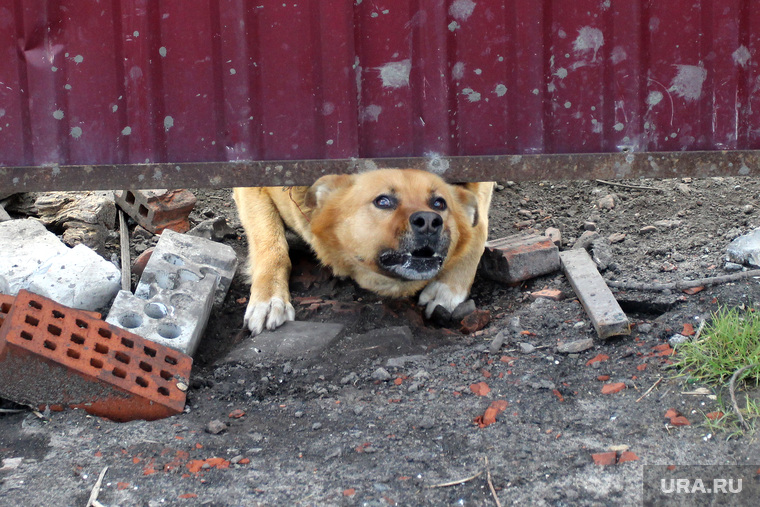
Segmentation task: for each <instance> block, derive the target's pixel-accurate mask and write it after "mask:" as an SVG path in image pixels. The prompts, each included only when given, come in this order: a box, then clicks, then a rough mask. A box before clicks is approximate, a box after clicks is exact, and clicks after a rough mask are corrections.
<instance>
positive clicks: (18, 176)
mask: <svg viewBox="0 0 760 507" xmlns="http://www.w3.org/2000/svg"><path fill="white" fill-rule="evenodd" d="M384 167H402V168H411V167H413V168H419V169H426V170H429V171H432V172H435V173H437V174H440V175H442V176H443V177H444V178H446V179H447V180H449V181H491V180H495V181H508V180H512V181H530V180H577V179H585V180H591V179H610V180H613V179H638V178H674V177H684V176H691V177H709V176H755V177H757V176H760V150H736V151H691V152H656V153H655V152H650V153H646V152H643V153H637V152H630V153H625V152H623V153H581V154H555V155H496V156H476V157H406V158H376V159H340V160H281V161H243V162H200V163H188V162H183V163H176V164H171V163H162V164H102V165H54V166H43V167H0V194H9V193H16V192H32V191H48V190H106V189H123V188H132V189H146V188H169V189H172V188H225V187H237V186H288V185H309V184H311V183H312V182H314V181H315V180H316V179H317V178H319V177H320V176H322V175H324V174H335V173H357V172H362V171H367V170H371V169H375V168H384Z"/></svg>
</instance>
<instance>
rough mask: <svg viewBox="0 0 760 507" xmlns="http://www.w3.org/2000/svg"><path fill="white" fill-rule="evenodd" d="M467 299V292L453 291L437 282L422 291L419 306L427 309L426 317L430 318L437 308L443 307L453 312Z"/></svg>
mask: <svg viewBox="0 0 760 507" xmlns="http://www.w3.org/2000/svg"><path fill="white" fill-rule="evenodd" d="M465 299H467V291H466V290H456V289H452V288H451V287H449V286H448V285H446V284H445V283H443V282H439V281H435V282H431V283H429V284H428V285H427V286H426V287H425V288H424V289H423V290H422V292H421V293H420V299H419V305H420V306H424V307H425V317H427V318H430V316H431V315H433V310H435V307H436V306H438V305H441V306H442V307H444V308H445V309H446V310H448V311H450V312H452V311H454V308H456V307H457V306H459V303H462V302H463V301H464V300H465Z"/></svg>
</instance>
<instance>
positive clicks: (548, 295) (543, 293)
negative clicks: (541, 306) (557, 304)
mask: <svg viewBox="0 0 760 507" xmlns="http://www.w3.org/2000/svg"><path fill="white" fill-rule="evenodd" d="M530 298H531V299H538V298H544V299H551V300H552V301H562V300H563V299H565V295H564V294H563V293H562V291H561V290H559V289H542V290H539V291H536V292H531V293H530Z"/></svg>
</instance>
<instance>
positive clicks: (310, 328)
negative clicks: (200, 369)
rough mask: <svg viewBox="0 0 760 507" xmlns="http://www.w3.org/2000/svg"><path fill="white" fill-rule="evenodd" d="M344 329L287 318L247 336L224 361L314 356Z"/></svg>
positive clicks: (251, 362)
mask: <svg viewBox="0 0 760 507" xmlns="http://www.w3.org/2000/svg"><path fill="white" fill-rule="evenodd" d="M342 331H343V325H342V324H329V323H328V324H321V323H319V322H306V321H299V320H297V321H294V322H286V323H285V324H283V325H282V326H280V327H278V328H277V329H275V330H274V331H264V332H263V333H261V334H259V335H256V336H255V337H254V338H251V339H248V340H244V341H243V342H242V343H240V345H238V346H237V347H236V348H234V349H233V350H232V351H231V352H230V353H229V354H227V356H226V357H225V358H224V359H223V360H222V361H221V362H222V363H243V364H256V363H260V362H261V361H263V360H265V359H277V360H281V359H299V358H303V359H313V358H316V357H317V356H318V355H319V354H320V353H321V352H322V351H323V350H325V349H326V348H327V347H329V346H330V345H332V344H333V343H334V342H335V340H336V339H337V338H338V337H339V336H340V334H341V332H342Z"/></svg>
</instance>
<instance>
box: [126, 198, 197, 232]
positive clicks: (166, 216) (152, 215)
mask: <svg viewBox="0 0 760 507" xmlns="http://www.w3.org/2000/svg"><path fill="white" fill-rule="evenodd" d="M114 197H115V201H116V204H117V205H118V206H119V207H120V208H121V209H122V210H124V212H125V213H126V214H127V215H129V216H130V217H132V218H133V219H134V220H135V221H136V222H137V223H138V224H140V225H141V226H143V227H144V228H145V229H147V230H149V231H150V232H152V233H153V234H159V233H161V232H162V231H163V230H164V229H171V230H173V231H177V232H187V231H188V230H189V229H190V222H189V221H188V218H187V217H188V215H190V212H191V211H192V210H193V208H194V207H195V200H196V199H195V196H194V195H193V194H192V192H190V191H189V190H184V189H183V190H121V191H116V192H114Z"/></svg>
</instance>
